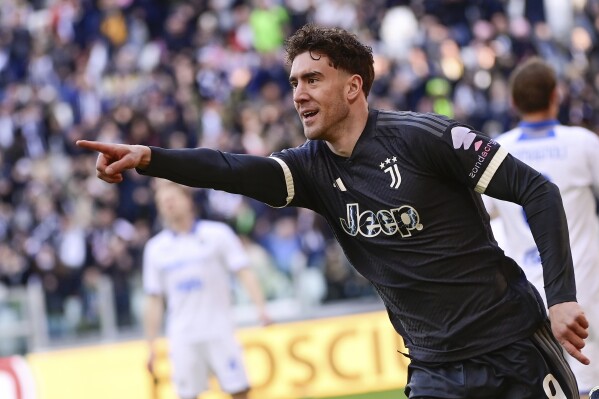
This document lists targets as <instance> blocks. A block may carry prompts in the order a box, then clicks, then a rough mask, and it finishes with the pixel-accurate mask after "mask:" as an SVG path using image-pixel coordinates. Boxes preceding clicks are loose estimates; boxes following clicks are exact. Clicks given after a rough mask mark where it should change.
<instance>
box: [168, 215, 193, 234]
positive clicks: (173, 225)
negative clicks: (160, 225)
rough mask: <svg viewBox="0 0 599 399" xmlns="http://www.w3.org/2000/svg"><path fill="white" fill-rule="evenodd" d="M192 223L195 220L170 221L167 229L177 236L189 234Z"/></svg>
mask: <svg viewBox="0 0 599 399" xmlns="http://www.w3.org/2000/svg"><path fill="white" fill-rule="evenodd" d="M194 223H195V220H194V219H192V218H185V219H181V220H171V221H170V223H168V228H169V230H171V231H173V232H175V233H177V234H185V233H189V232H190V231H191V230H192V229H193V225H194Z"/></svg>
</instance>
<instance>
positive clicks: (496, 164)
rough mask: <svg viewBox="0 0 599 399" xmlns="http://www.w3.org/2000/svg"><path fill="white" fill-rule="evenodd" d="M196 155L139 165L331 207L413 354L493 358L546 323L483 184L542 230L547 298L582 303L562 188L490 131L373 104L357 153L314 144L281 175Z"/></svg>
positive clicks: (299, 151)
mask: <svg viewBox="0 0 599 399" xmlns="http://www.w3.org/2000/svg"><path fill="white" fill-rule="evenodd" d="M198 151H199V150H192V151H191V152H186V153H181V152H179V153H178V154H175V155H173V154H169V153H168V151H165V150H159V149H153V152H152V162H151V164H150V167H149V168H148V170H146V171H145V172H142V173H147V174H151V175H154V176H160V177H166V178H169V179H171V180H175V181H178V182H180V183H183V184H188V185H193V186H200V187H213V188H218V189H223V190H227V191H231V192H237V193H242V194H245V195H250V196H253V197H254V198H258V199H260V200H263V201H265V202H267V203H270V204H271V205H289V206H298V207H305V208H309V209H312V210H314V211H316V212H317V213H319V214H321V215H323V216H324V217H325V218H326V220H327V221H328V223H329V225H330V226H331V228H332V230H333V232H334V234H335V236H336V238H337V240H338V241H339V243H340V244H341V246H342V248H343V249H344V251H345V254H346V256H347V257H348V259H349V261H350V262H351V263H352V265H353V266H354V267H355V268H356V269H357V270H358V271H359V272H360V273H361V274H362V275H363V276H365V277H366V278H367V279H368V280H370V281H371V282H372V284H373V285H374V287H376V289H377V291H378V293H379V294H380V296H381V298H382V299H383V301H384V303H385V306H386V308H387V311H388V314H389V317H390V320H391V322H392V324H393V326H394V327H395V329H396V330H397V331H398V332H399V333H400V334H401V335H402V336H403V338H404V340H405V342H406V346H407V347H408V348H409V350H410V355H411V357H413V358H415V359H419V360H423V361H451V360H460V359H465V358H468V357H471V356H475V355H477V354H481V353H485V352H488V351H490V350H493V349H496V348H499V347H501V346H504V345H507V344H509V343H511V342H514V341H516V340H518V339H521V338H523V337H527V336H530V335H532V334H533V332H534V331H535V330H536V329H537V328H538V327H539V324H540V323H541V321H542V320H543V319H544V310H543V305H542V303H540V301H539V299H538V297H537V295H535V293H534V289H533V288H532V286H531V285H530V284H529V283H528V281H527V280H526V278H525V276H524V274H523V272H522V270H521V269H520V268H519V267H518V266H517V265H516V264H515V262H514V261H513V260H511V259H510V258H507V257H506V256H505V255H504V254H503V251H502V250H501V249H500V248H499V247H498V246H497V243H496V242H495V240H494V239H493V236H492V233H491V229H490V226H489V218H488V215H487V214H486V211H485V209H484V206H483V204H482V201H481V199H480V193H483V192H485V191H486V192H487V193H489V194H490V195H493V196H496V197H498V198H502V199H506V200H511V201H514V202H518V203H520V204H522V205H523V206H524V208H525V210H526V211H527V214H528V216H529V221H530V223H531V228H532V229H533V233H535V229H536V230H537V232H536V233H537V234H535V236H543V237H544V238H543V239H541V240H540V241H539V249H540V251H541V254H542V257H543V258H544V262H546V263H547V264H546V265H544V266H545V268H546V269H547V270H546V271H545V280H546V284H547V286H548V288H547V296H548V298H549V301H550V305H552V304H554V303H558V302H564V301H570V300H575V288H574V278H573V272H572V264H571V257H570V253H569V245H568V239H567V230H566V229H565V227H564V226H565V217H564V215H563V209H561V208H560V205H561V202H560V200H559V195H557V194H556V192H555V191H551V190H553V189H554V187H552V186H551V183H548V182H546V181H545V180H544V179H543V177H542V176H541V175H540V174H539V173H537V172H535V171H534V170H532V169H530V168H528V167H527V166H526V165H524V164H522V163H520V162H518V161H517V160H516V159H515V158H513V157H511V156H509V154H507V152H506V151H505V150H504V149H502V148H501V147H500V146H499V145H498V144H497V143H496V142H495V141H493V140H492V139H490V138H489V137H486V136H484V135H482V134H480V133H477V132H475V131H472V130H471V129H470V128H468V127H466V126H463V125H460V124H458V123H456V122H454V121H452V120H450V119H447V118H445V117H442V116H439V115H435V114H419V113H412V112H383V111H377V110H371V111H370V114H369V119H368V123H367V125H366V128H365V130H364V132H363V133H362V135H361V137H360V139H359V140H358V142H357V143H356V146H355V148H354V150H353V153H352V155H351V156H350V157H349V158H343V157H339V156H337V155H335V154H334V153H333V152H332V151H331V150H330V149H329V148H328V146H327V145H326V143H325V142H323V141H318V140H317V141H308V142H306V143H305V144H304V145H302V146H300V147H297V148H292V149H288V150H284V151H282V152H279V153H275V154H273V155H272V157H271V160H274V161H275V162H276V163H277V164H279V165H280V166H281V168H282V170H283V174H281V173H280V171H278V170H277V171H276V172H273V170H275V169H277V168H274V169H273V164H274V163H275V162H272V161H271V163H267V162H266V161H265V160H264V158H262V159H261V160H258V159H256V158H257V157H249V156H245V157H244V156H234V155H231V154H225V153H220V152H215V151H206V150H204V151H203V152H198ZM173 157H174V158H178V159H179V160H180V161H179V162H175V161H172V158H173ZM199 158H202V159H203V160H199ZM167 159H168V160H170V161H171V162H167ZM184 159H185V160H186V161H185V162H183V160H184ZM194 160H195V161H194ZM215 165H218V166H217V167H216V166H215ZM243 165H246V166H243ZM181 167H183V169H185V170H182V169H181ZM190 167H191V169H192V170H189V169H190ZM207 168H208V169H209V170H206V169H207ZM200 170H201V171H202V172H198V171H200ZM193 171H196V172H195V173H194V172H193ZM274 173H277V174H274ZM266 176H269V178H265V177H266ZM276 176H279V177H276ZM265 180H266V181H268V182H269V183H265V182H264V181H265ZM491 182H492V183H491ZM282 190H283V192H281V191H282ZM544 194H546V195H544ZM283 198H284V200H283ZM542 208H545V209H556V211H555V213H556V218H555V220H552V221H550V222H549V221H547V220H544V219H545V218H543V219H542V218H541V217H542V216H543V213H542V212H541V213H538V212H537V211H538V210H539V209H542ZM537 215H540V216H539V217H538V216H537ZM541 230H543V232H544V234H540V233H539V232H540V231H541ZM564 241H565V243H564Z"/></svg>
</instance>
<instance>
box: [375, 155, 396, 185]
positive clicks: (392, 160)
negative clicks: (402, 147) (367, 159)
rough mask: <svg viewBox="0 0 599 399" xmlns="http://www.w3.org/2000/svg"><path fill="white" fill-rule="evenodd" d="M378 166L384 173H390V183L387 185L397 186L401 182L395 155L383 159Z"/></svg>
mask: <svg viewBox="0 0 599 399" xmlns="http://www.w3.org/2000/svg"><path fill="white" fill-rule="evenodd" d="M392 163H393V164H392ZM379 167H380V168H381V169H384V172H385V173H389V174H390V175H391V184H389V187H392V188H398V187H399V185H400V184H401V175H400V174H399V169H398V168H397V157H396V156H394V157H393V158H387V159H385V160H384V161H383V162H381V164H380V165H379ZM385 167H386V168H385Z"/></svg>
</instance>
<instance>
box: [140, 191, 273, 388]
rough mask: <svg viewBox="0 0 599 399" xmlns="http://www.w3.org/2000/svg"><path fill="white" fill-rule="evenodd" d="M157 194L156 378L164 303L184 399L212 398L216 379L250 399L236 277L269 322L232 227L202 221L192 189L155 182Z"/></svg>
mask: <svg viewBox="0 0 599 399" xmlns="http://www.w3.org/2000/svg"><path fill="white" fill-rule="evenodd" d="M155 189H156V191H155V199H156V206H157V209H158V213H159V216H160V218H161V220H162V222H163V226H164V228H163V230H161V231H160V232H159V233H158V234H156V235H155V236H154V237H152V238H151V239H150V240H149V241H148V243H147V245H146V247H145V250H144V259H143V282H144V290H145V292H146V294H147V302H146V310H145V314H144V325H145V332H146V338H147V340H148V345H149V352H150V355H149V360H148V368H149V370H150V372H152V373H154V360H155V357H156V345H155V344H156V338H157V337H158V335H159V331H160V329H161V325H162V319H163V317H162V316H163V309H164V300H166V304H167V313H168V318H167V327H166V336H167V338H168V342H169V352H170V359H171V365H172V370H173V371H172V381H173V384H174V387H175V389H176V391H177V393H178V395H179V397H180V398H181V399H194V398H196V397H197V396H198V395H199V394H200V393H202V392H204V391H206V390H208V376H209V374H210V373H213V374H214V375H215V376H216V377H217V379H218V381H219V384H220V387H221V389H222V390H223V391H225V392H228V393H230V394H231V395H232V397H233V398H234V399H245V398H247V397H248V396H247V393H248V391H249V388H250V385H249V381H248V378H247V375H246V372H245V368H244V364H243V358H242V348H241V346H240V345H239V344H238V342H237V340H236V338H235V336H234V319H233V314H232V309H231V281H230V279H231V276H230V273H231V272H232V273H234V274H235V275H236V276H237V278H238V279H239V280H240V281H241V283H242V284H243V285H244V287H245V288H246V290H247V292H248V295H249V296H250V298H251V299H252V300H253V302H254V303H255V304H256V307H257V310H258V312H259V317H260V321H261V322H262V323H263V324H267V323H269V317H268V315H267V313H266V311H265V306H264V299H263V296H262V292H261V290H260V287H259V285H258V283H257V279H256V278H255V276H254V274H253V272H252V271H251V269H250V268H249V267H248V257H247V255H246V253H245V250H244V248H243V245H242V243H241V241H240V240H239V238H238V237H237V236H236V235H235V234H234V233H233V230H232V229H230V228H229V227H228V226H227V225H226V224H224V223H221V222H215V221H207V220H198V219H196V217H195V212H194V202H193V197H192V193H191V191H190V190H189V189H188V188H186V187H183V186H178V185H176V184H172V183H170V182H167V181H156V185H155Z"/></svg>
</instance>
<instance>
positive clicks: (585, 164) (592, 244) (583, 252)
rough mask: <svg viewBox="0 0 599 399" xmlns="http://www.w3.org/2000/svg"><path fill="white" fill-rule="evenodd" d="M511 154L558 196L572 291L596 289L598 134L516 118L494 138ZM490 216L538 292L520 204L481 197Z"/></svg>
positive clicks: (539, 277)
mask: <svg viewBox="0 0 599 399" xmlns="http://www.w3.org/2000/svg"><path fill="white" fill-rule="evenodd" d="M497 141H498V142H499V143H500V144H501V146H502V147H503V148H505V149H507V150H508V151H509V152H510V153H511V154H512V155H513V156H515V157H516V158H518V159H520V160H521V161H523V162H525V163H527V164H528V165H530V166H532V167H533V168H534V169H536V170H537V171H539V172H540V173H542V174H543V175H544V176H545V177H546V178H547V179H548V180H550V181H552V182H553V183H555V184H556V185H557V186H558V187H559V189H560V193H561V195H562V200H563V203H564V208H565V211H566V217H567V220H568V230H569V233H570V245H571V248H572V257H573V260H574V268H575V273H576V283H577V291H578V296H579V297H580V296H581V295H583V292H585V291H587V292H597V293H599V276H598V275H597V273H599V219H598V218H597V213H596V198H597V197H599V156H598V151H599V137H598V136H597V135H595V134H594V133H593V132H591V131H589V130H587V129H584V128H582V127H571V126H563V125H560V124H558V122H557V121H555V120H548V121H542V122H538V123H526V122H522V123H520V124H519V125H518V127H516V128H515V129H513V130H510V131H508V132H506V133H504V134H502V135H500V136H499V137H498V138H497ZM484 200H485V205H486V206H487V210H488V211H489V213H490V214H491V216H499V217H500V219H501V221H502V225H503V232H501V231H498V232H497V236H498V241H501V242H499V244H500V245H501V247H502V248H503V249H504V251H505V252H506V254H507V255H508V256H510V257H511V258H513V259H514V260H516V262H518V264H520V266H522V268H523V269H524V271H525V272H526V275H527V277H528V278H529V280H531V282H533V283H534V284H535V286H536V287H537V289H539V292H540V293H541V294H542V295H543V296H544V294H545V293H544V289H543V270H542V268H541V265H540V259H539V255H538V251H537V247H536V245H535V242H534V240H533V237H532V234H531V232H530V229H529V227H528V223H527V222H526V217H525V214H524V211H523V210H522V207H520V206H519V205H516V204H513V203H511V202H506V201H500V200H497V199H494V198H490V197H486V196H485V197H484Z"/></svg>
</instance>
